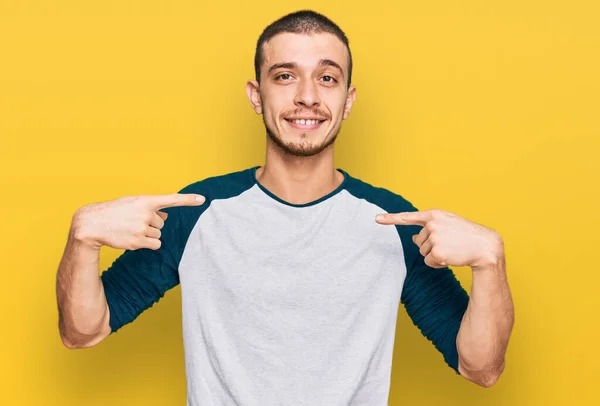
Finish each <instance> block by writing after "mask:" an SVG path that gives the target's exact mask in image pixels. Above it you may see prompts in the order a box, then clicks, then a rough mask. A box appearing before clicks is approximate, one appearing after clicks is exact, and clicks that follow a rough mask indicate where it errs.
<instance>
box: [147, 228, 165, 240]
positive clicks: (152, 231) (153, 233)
mask: <svg viewBox="0 0 600 406" xmlns="http://www.w3.org/2000/svg"><path fill="white" fill-rule="evenodd" d="M161 235H162V233H161V232H160V230H159V229H158V228H154V227H148V229H147V230H146V237H149V238H156V239H159V238H160V236H161Z"/></svg>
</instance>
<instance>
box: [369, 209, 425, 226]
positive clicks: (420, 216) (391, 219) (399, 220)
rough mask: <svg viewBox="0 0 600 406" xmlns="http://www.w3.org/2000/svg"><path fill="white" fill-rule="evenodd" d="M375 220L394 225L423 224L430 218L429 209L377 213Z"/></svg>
mask: <svg viewBox="0 0 600 406" xmlns="http://www.w3.org/2000/svg"><path fill="white" fill-rule="evenodd" d="M375 220H376V221H377V222H378V223H380V224H395V225H403V226H410V225H418V226H423V227H424V226H425V224H427V222H428V221H430V220H431V213H430V212H429V211H405V212H401V213H387V214H379V215H377V217H375Z"/></svg>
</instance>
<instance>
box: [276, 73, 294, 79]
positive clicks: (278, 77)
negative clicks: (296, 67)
mask: <svg viewBox="0 0 600 406" xmlns="http://www.w3.org/2000/svg"><path fill="white" fill-rule="evenodd" d="M291 78H292V75H290V74H289V73H282V74H281V75H277V76H275V80H290V79H291Z"/></svg>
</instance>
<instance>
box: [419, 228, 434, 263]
mask: <svg viewBox="0 0 600 406" xmlns="http://www.w3.org/2000/svg"><path fill="white" fill-rule="evenodd" d="M423 230H424V229H423ZM432 249H433V242H432V241H431V238H428V239H427V240H425V242H424V243H423V244H421V245H420V246H419V252H420V253H421V255H423V256H424V257H426V256H427V255H429V253H430V252H431V250H432Z"/></svg>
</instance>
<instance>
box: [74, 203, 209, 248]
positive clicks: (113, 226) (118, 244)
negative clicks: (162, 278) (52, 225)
mask: <svg viewBox="0 0 600 406" xmlns="http://www.w3.org/2000/svg"><path fill="white" fill-rule="evenodd" d="M205 200H206V199H205V198H204V196H202V195H197V194H180V193H174V194H168V195H142V196H127V197H121V198H119V199H116V200H111V201H108V202H102V203H94V204H90V205H87V206H84V207H82V208H80V209H79V210H77V212H76V213H75V215H74V216H73V222H72V225H71V235H72V236H73V237H74V239H75V240H76V241H79V242H81V243H84V244H86V245H88V246H89V247H91V248H94V249H97V250H99V249H100V248H101V247H102V246H104V245H106V246H109V247H112V248H117V249H126V250H136V249H140V248H149V249H152V250H157V249H159V248H160V246H161V241H160V236H161V231H160V230H161V228H162V227H163V226H164V222H165V220H166V219H167V213H164V212H161V211H160V209H164V208H167V207H177V206H200V205H202V204H203V203H204V201H205Z"/></svg>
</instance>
